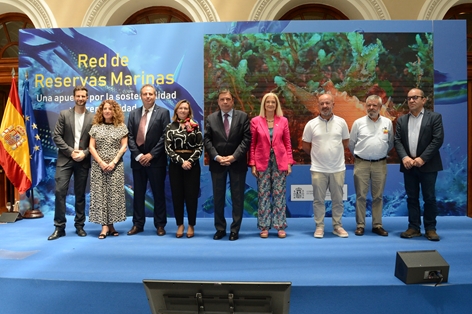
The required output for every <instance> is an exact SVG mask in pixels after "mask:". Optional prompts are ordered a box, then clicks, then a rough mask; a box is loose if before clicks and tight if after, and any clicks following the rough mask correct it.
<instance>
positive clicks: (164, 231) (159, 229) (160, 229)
mask: <svg viewBox="0 0 472 314" xmlns="http://www.w3.org/2000/svg"><path fill="white" fill-rule="evenodd" d="M156 234H157V235H158V236H163V235H165V234H166V229H164V227H158V228H157V231H156Z"/></svg>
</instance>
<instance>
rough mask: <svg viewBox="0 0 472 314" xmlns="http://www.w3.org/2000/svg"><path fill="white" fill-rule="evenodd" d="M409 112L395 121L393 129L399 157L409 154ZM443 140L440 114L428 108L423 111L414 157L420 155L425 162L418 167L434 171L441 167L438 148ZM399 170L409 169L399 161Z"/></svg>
mask: <svg viewBox="0 0 472 314" xmlns="http://www.w3.org/2000/svg"><path fill="white" fill-rule="evenodd" d="M409 119H410V114H407V115H404V116H401V117H400V118H399V119H398V121H397V126H396V131H395V149H396V150H397V153H398V156H399V157H400V159H403V158H404V157H406V156H410V157H412V156H411V154H410V148H409V141H408V120H409ZM443 141H444V129H443V124H442V116H441V114H439V113H437V112H433V111H429V110H425V111H424V116H423V120H422V122H421V126H420V134H419V137H418V147H417V148H416V155H417V156H416V157H421V159H423V160H424V162H425V164H424V165H423V166H421V167H419V168H418V169H419V170H420V171H422V172H434V171H440V170H442V169H443V166H442V161H441V155H440V154H439V148H441V146H442V144H443ZM400 171H401V172H407V171H410V170H408V169H406V168H405V166H403V163H401V162H400Z"/></svg>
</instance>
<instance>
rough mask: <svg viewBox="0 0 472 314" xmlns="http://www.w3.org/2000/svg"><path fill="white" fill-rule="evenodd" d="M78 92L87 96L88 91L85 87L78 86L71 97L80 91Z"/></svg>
mask: <svg viewBox="0 0 472 314" xmlns="http://www.w3.org/2000/svg"><path fill="white" fill-rule="evenodd" d="M80 90H84V91H85V94H86V95H87V96H88V89H87V87H85V86H83V85H79V86H76V87H74V92H73V95H74V96H75V92H77V91H80Z"/></svg>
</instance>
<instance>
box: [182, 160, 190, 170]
mask: <svg viewBox="0 0 472 314" xmlns="http://www.w3.org/2000/svg"><path fill="white" fill-rule="evenodd" d="M182 169H184V170H190V169H192V163H191V162H190V161H188V160H186V161H184V163H183V164H182Z"/></svg>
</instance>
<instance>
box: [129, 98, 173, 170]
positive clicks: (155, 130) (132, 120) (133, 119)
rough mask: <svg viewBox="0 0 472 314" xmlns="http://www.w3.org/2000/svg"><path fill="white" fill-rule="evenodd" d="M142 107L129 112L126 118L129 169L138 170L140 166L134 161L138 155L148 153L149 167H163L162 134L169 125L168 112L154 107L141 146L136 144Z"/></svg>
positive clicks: (165, 156) (164, 159) (164, 162)
mask: <svg viewBox="0 0 472 314" xmlns="http://www.w3.org/2000/svg"><path fill="white" fill-rule="evenodd" d="M142 112H143V107H142V106H141V107H139V108H136V109H134V110H133V111H131V112H130V114H129V117H128V131H129V134H128V147H129V150H130V152H131V168H132V169H140V168H141V167H142V166H141V164H140V163H139V162H137V161H136V157H138V155H139V154H147V153H150V154H151V155H152V156H153V159H151V165H150V167H165V166H166V165H167V155H166V152H165V150H164V133H165V129H166V126H167V125H168V124H169V123H170V114H169V110H167V109H164V108H162V107H159V106H157V105H154V107H153V110H152V113H151V118H150V120H149V125H148V129H147V132H146V140H145V142H144V144H143V145H141V146H139V147H138V145H137V144H136V135H137V134H138V128H139V122H140V121H141V117H142Z"/></svg>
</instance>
